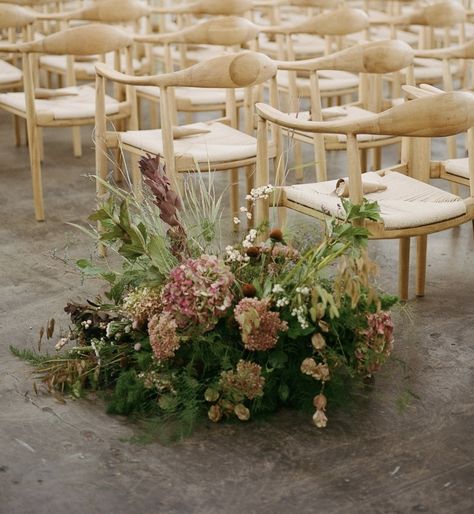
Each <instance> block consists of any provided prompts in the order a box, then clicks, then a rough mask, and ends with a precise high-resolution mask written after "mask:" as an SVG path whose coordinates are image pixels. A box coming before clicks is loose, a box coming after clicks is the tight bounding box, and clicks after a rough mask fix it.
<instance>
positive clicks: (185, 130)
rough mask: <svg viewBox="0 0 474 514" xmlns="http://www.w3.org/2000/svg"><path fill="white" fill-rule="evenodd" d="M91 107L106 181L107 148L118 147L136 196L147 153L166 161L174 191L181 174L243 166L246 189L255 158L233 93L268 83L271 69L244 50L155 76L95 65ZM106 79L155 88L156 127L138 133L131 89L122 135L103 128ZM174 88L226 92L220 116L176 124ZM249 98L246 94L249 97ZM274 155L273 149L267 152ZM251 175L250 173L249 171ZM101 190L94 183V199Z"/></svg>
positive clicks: (234, 202) (234, 200)
mask: <svg viewBox="0 0 474 514" xmlns="http://www.w3.org/2000/svg"><path fill="white" fill-rule="evenodd" d="M96 70H97V92H98V93H97V94H98V96H97V109H96V139H97V144H96V155H97V166H96V167H97V174H98V176H99V177H101V178H103V179H105V178H106V177H107V157H106V155H107V148H114V147H117V146H120V148H122V149H123V150H124V151H125V152H128V153H130V154H131V155H132V156H133V157H134V159H133V163H132V178H133V183H134V187H135V191H137V192H138V193H139V191H140V187H141V176H140V172H139V170H138V167H137V165H136V162H137V160H138V158H139V156H143V155H145V154H147V153H150V154H154V155H160V156H162V157H163V159H164V161H165V163H166V170H167V174H168V176H169V178H170V180H171V183H172V185H173V187H174V189H175V190H177V191H179V190H180V177H179V174H180V173H182V172H190V171H195V170H200V171H203V172H207V171H225V170H231V171H232V170H237V169H238V168H241V167H246V168H247V172H248V173H247V180H248V187H249V188H250V187H252V186H253V180H252V179H253V176H252V175H253V173H250V167H252V166H254V165H255V162H256V158H257V141H256V139H255V138H254V137H253V136H251V135H249V134H246V133H244V132H241V131H239V130H237V129H236V128H234V127H236V126H237V120H236V109H235V101H234V99H233V97H234V98H235V96H234V93H235V89H237V88H246V89H248V90H249V91H251V89H252V88H253V87H255V86H258V85H260V84H262V83H264V82H266V81H268V80H270V79H272V82H274V77H275V74H276V65H275V64H274V63H273V61H272V60H271V59H270V58H268V57H267V56H265V55H263V54H260V53H256V52H251V51H244V52H239V53H235V54H225V55H222V56H219V57H214V58H212V59H209V60H208V61H205V62H203V63H200V64H196V65H194V66H191V67H190V68H186V69H184V70H181V71H176V72H173V73H165V74H161V75H154V76H147V77H134V76H131V75H125V74H122V73H118V72H114V71H113V70H110V69H109V68H108V67H107V66H106V65H104V64H97V65H96ZM106 79H108V80H111V81H113V82H117V83H119V84H126V85H134V86H155V87H159V88H160V99H161V110H160V112H161V129H157V130H138V120H137V110H136V101H135V98H134V96H135V91H134V90H130V91H129V94H131V95H133V96H132V97H131V98H130V102H131V104H132V106H134V107H133V109H132V113H131V117H132V120H133V123H132V129H131V130H129V131H127V132H113V131H108V130H106V118H107V117H106V113H105V111H104V97H105V96H104V95H105V82H106ZM274 85H275V87H273V88H272V91H273V98H274V96H275V94H276V83H274ZM180 87H200V88H224V89H227V94H228V95H229V101H228V102H227V109H226V117H225V118H221V119H218V120H214V121H209V122H206V123H193V124H190V125H182V126H176V125H175V123H174V121H175V120H174V118H173V99H172V98H173V96H172V94H173V89H175V88H180ZM249 96H250V98H251V93H249ZM246 110H247V111H248V115H249V116H252V112H253V103H251V104H249V105H247V106H246ZM269 152H270V155H274V154H275V151H274V150H273V148H271V149H270V150H269ZM252 171H253V170H252ZM104 193H105V189H104V187H103V186H102V185H100V184H99V191H98V195H99V198H100V197H101V196H102V195H103V194H104ZM238 208H239V198H238V177H236V176H235V174H233V175H232V177H231V211H232V215H233V216H238Z"/></svg>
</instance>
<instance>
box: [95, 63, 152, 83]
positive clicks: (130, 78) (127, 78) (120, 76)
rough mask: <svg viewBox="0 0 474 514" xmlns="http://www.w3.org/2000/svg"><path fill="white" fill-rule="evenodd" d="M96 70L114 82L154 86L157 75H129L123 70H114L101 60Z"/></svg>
mask: <svg viewBox="0 0 474 514" xmlns="http://www.w3.org/2000/svg"><path fill="white" fill-rule="evenodd" d="M95 71H96V73H97V75H99V76H100V77H104V78H107V79H109V80H111V81H112V82H118V83H119V84H128V85H131V86H154V85H156V84H155V78H156V77H155V76H154V75H150V76H145V77H136V76H135V75H128V74H126V73H122V72H121V71H117V70H114V69H113V68H110V67H109V66H107V65H106V64H104V63H102V62H100V63H97V64H96V65H95Z"/></svg>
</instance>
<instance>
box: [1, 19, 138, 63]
mask: <svg viewBox="0 0 474 514" xmlns="http://www.w3.org/2000/svg"><path fill="white" fill-rule="evenodd" d="M132 44H133V39H132V38H131V37H130V36H129V35H128V34H127V33H126V32H124V31H123V30H120V29H118V28H116V27H113V26H111V25H102V24H98V23H97V24H92V25H83V26H79V27H74V28H70V29H66V30H63V31H61V32H57V33H55V34H51V35H50V36H46V37H44V38H42V39H38V40H36V41H30V42H27V43H20V44H18V45H14V46H13V45H12V46H8V47H6V48H8V51H16V52H20V53H47V54H54V55H72V56H80V55H96V54H106V53H109V52H113V51H115V50H119V49H121V48H126V47H130V46H131V45H132Z"/></svg>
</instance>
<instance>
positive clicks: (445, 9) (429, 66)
mask: <svg viewBox="0 0 474 514" xmlns="http://www.w3.org/2000/svg"><path fill="white" fill-rule="evenodd" d="M465 21H466V10H465V9H464V7H463V6H462V5H461V4H460V3H459V2H456V1H454V0H448V1H443V2H439V3H435V4H432V5H427V6H424V7H422V8H419V9H416V10H414V11H412V12H410V13H408V14H402V15H400V16H395V17H391V18H382V19H380V20H371V22H370V23H371V25H376V26H380V25H386V26H388V27H390V32H391V36H392V39H397V29H398V27H406V26H408V27H414V26H418V27H420V28H421V30H420V33H419V44H418V49H419V50H422V49H429V48H433V46H434V31H435V30H436V29H438V30H441V31H442V33H443V41H442V43H443V46H449V45H451V44H452V34H451V31H452V30H453V29H455V30H456V35H457V40H458V41H457V42H458V43H463V42H464V24H465ZM451 73H452V74H453V75H454V74H458V75H459V74H461V73H462V70H460V69H458V68H455V67H453V68H452V69H451ZM442 79H443V67H442V66H440V64H439V63H438V62H437V61H436V60H431V59H426V58H417V59H415V80H416V83H420V82H424V83H429V84H439V83H441V82H442Z"/></svg>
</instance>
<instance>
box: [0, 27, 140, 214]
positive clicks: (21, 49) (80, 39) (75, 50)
mask: <svg viewBox="0 0 474 514" xmlns="http://www.w3.org/2000/svg"><path fill="white" fill-rule="evenodd" d="M132 44H133V40H132V38H131V37H130V36H129V35H127V34H126V33H125V32H123V31H121V30H119V29H117V28H115V27H112V26H110V25H100V24H95V25H84V26H81V27H75V28H71V29H67V30H64V31H61V32H57V33H55V34H52V35H50V36H46V37H44V38H42V39H39V40H35V41H31V42H25V43H19V44H16V45H15V44H12V45H9V46H8V47H4V48H5V49H7V50H8V51H9V52H14V53H17V54H19V55H21V56H22V62H23V74H24V77H23V82H24V93H4V94H0V109H3V110H5V111H7V112H10V113H12V114H14V115H16V116H19V117H21V118H24V119H26V123H27V131H28V148H29V154H30V165H31V175H32V181H33V197H34V205H35V216H36V219H37V220H38V221H43V220H44V219H45V216H44V204H43V189H42V180H41V146H42V145H41V137H40V131H41V128H43V127H56V128H63V127H77V126H83V125H93V124H94V121H95V96H96V92H95V90H94V88H92V87H90V86H87V85H86V86H79V87H71V88H63V89H56V90H38V89H35V82H34V77H33V60H34V57H35V55H38V54H43V53H47V54H53V55H69V56H71V59H69V60H68V64H69V65H71V66H72V64H73V58H74V56H76V55H78V56H84V55H96V54H106V53H108V52H112V51H113V52H116V53H117V54H119V53H120V51H121V50H123V51H125V53H126V62H127V64H128V66H127V68H128V70H130V72H131V70H132V60H131V59H132V57H131V48H132ZM104 102H105V107H104V110H105V111H106V112H107V114H108V116H109V117H110V119H112V120H122V119H125V118H128V117H129V113H130V105H129V103H128V102H126V101H124V102H119V101H118V100H116V99H114V98H112V97H110V96H106V97H105V96H104Z"/></svg>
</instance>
